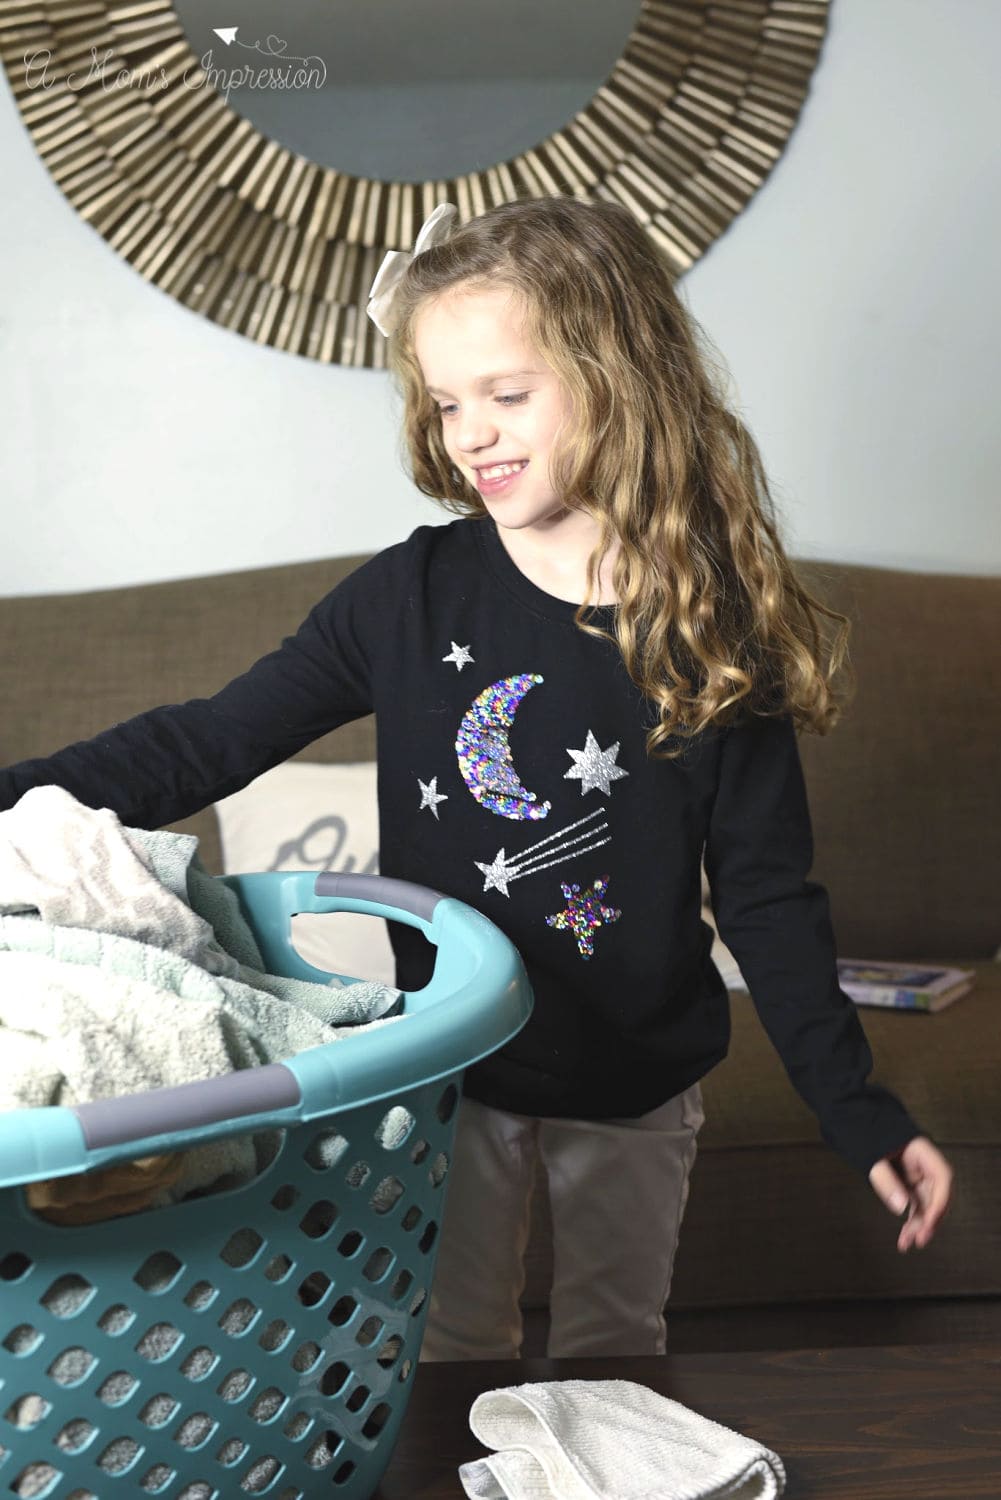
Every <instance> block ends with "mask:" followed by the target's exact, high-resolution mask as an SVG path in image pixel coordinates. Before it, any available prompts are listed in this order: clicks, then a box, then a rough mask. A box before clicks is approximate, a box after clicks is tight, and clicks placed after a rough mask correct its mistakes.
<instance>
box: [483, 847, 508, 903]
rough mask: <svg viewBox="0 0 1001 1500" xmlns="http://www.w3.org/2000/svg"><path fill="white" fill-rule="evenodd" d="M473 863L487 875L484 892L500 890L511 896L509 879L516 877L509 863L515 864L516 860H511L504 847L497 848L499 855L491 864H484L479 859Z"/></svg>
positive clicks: (502, 893)
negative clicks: (507, 856) (509, 867)
mask: <svg viewBox="0 0 1001 1500" xmlns="http://www.w3.org/2000/svg"><path fill="white" fill-rule="evenodd" d="M473 863H474V864H475V866H476V868H477V869H478V870H480V871H481V872H482V873H483V874H484V875H485V876H486V879H485V880H484V882H483V891H484V894H486V892H487V891H500V893H501V895H503V896H508V897H510V894H511V893H510V891H509V890H508V888H507V886H508V881H509V880H514V878H515V877H514V874H513V872H512V871H511V870H509V869H508V865H509V864H512V865H513V864H514V860H510V861H509V860H508V859H507V858H506V856H505V854H504V850H503V849H498V850H497V856H496V858H495V859H494V862H493V864H491V865H482V864H480V861H479V860H478V859H475V860H474V861H473Z"/></svg>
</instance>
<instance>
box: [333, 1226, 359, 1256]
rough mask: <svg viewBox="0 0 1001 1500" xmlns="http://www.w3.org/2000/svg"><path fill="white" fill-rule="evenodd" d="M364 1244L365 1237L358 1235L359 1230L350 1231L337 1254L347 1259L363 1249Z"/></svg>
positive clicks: (338, 1248)
mask: <svg viewBox="0 0 1001 1500" xmlns="http://www.w3.org/2000/svg"><path fill="white" fill-rule="evenodd" d="M364 1243H365V1240H364V1237H363V1236H362V1235H361V1234H359V1233H358V1230H357V1229H349V1230H348V1232H347V1234H346V1235H345V1236H344V1238H343V1239H342V1240H341V1242H340V1244H339V1245H338V1246H337V1253H338V1255H343V1256H345V1257H347V1256H350V1255H354V1254H355V1253H356V1251H358V1250H360V1249H361V1247H362V1245H364Z"/></svg>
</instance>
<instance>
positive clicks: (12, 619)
mask: <svg viewBox="0 0 1001 1500" xmlns="http://www.w3.org/2000/svg"><path fill="white" fill-rule="evenodd" d="M362 561H364V558H362V557H349V558H340V559H334V560H330V561H324V562H313V563H303V564H297V565H291V566H283V567H274V568H264V569H257V570H254V571H251V572H244V573H235V574H234V573H230V574H224V575H221V576H214V577H205V578H197V579H189V580H185V581H182V582H174V583H163V584H153V585H143V586H139V587H135V588H125V589H115V590H110V591H100V592H93V593H85V594H73V595H60V596H52V597H47V598H39V597H34V598H33V597H26V598H15V599H7V600H0V619H2V639H3V653H2V661H0V681H2V687H3V704H4V714H3V721H2V728H0V757H2V760H3V762H4V763H9V762H11V761H13V760H18V759H21V758H22V757H24V756H28V755H38V754H44V753H46V752H48V751H50V750H53V749H56V748H57V747H58V746H60V745H63V744H65V743H67V742H68V741H70V740H72V739H76V738H80V737H81V736H84V735H88V734H91V733H93V732H95V731H97V730H98V729H101V728H103V727H105V726H107V725H108V724H110V723H113V722H115V721H117V720H119V719H122V718H125V717H127V716H129V715H131V714H133V713H136V712H138V711H139V710H141V709H143V708H144V707H148V706H150V705H152V704H153V703H162V702H170V701H177V700H180V699H183V698H188V697H195V696H202V695H204V694H207V693H211V692H212V691H213V690H214V689H215V688H216V687H218V686H219V685H221V684H222V683H223V682H225V681H227V680H228V679H229V678H230V677H231V676H233V675H235V674H236V673H237V672H238V671H240V670H242V669H243V668H244V667H245V666H247V665H248V664H249V663H250V662H251V661H252V660H253V659H254V658H255V657H257V656H258V655H260V654H263V653H264V652H265V651H267V650H269V649H271V648H272V647H273V646H274V645H275V644H276V643H277V642H278V640H279V639H280V638H281V637H282V635H284V634H286V633H287V632H288V631H290V630H291V629H293V628H294V627H295V625H296V624H297V623H298V622H299V620H300V619H301V618H302V617H303V615H304V614H305V613H306V611H307V610H308V608H309V607H310V605H311V604H313V603H314V602H315V601H316V599H318V598H319V597H320V596H321V595H322V594H323V593H324V592H325V591H326V590H327V589H329V588H330V587H332V586H333V585H334V584H335V583H336V582H337V581H338V580H339V579H340V578H342V577H343V576H344V575H345V574H346V573H347V572H349V571H350V570H351V569H353V568H354V567H356V566H357V565H358V564H359V563H361V562H362ZM798 566H799V568H800V571H801V573H802V576H803V578H804V581H805V582H806V583H807V586H809V587H814V588H817V589H818V590H819V591H820V592H821V593H822V595H823V596H824V597H825V598H827V599H828V600H829V601H830V602H831V603H832V604H834V605H835V606H836V607H838V608H840V609H842V610H844V611H845V612H846V613H847V614H849V615H850V616H851V617H852V619H853V622H854V629H853V636H852V641H853V646H852V657H853V661H854V663H855V667H856V673H857V677H858V691H857V696H856V698H855V701H854V703H853V705H852V706H851V708H850V709H849V711H848V713H847V715H846V717H845V718H844V719H843V721H842V723H841V724H840V725H839V726H838V727H837V728H836V730H835V731H834V732H833V733H832V734H831V735H829V736H827V737H826V738H824V739H820V738H818V737H816V736H812V735H804V736H803V737H802V738H801V750H802V756H803V762H804V767H805V771H806V776H807V781H808V783H809V790H810V797H811V806H812V811H813V821H814V834H815V848H816V862H815V865H814V869H813V877H814V878H815V879H818V880H820V881H822V882H823V883H824V884H825V885H826V886H827V888H828V890H829V892H830V895H831V906H832V913H833V917H834V923H835V929H836V932H837V934H838V942H839V949H840V951H841V952H842V953H844V954H846V955H850V956H852V957H859V958H868V957H872V958H876V957H878V958H902V959H910V960H921V961H924V960H930V961H934V960H937V961H947V962H955V963H958V964H962V965H964V966H968V967H975V968H976V971H977V982H976V987H975V989H974V991H973V992H972V993H971V994H969V995H967V996H965V997H964V998H963V999H961V1000H960V1001H959V1002H957V1003H956V1004H955V1005H954V1006H952V1007H950V1008H948V1009H947V1010H945V1011H943V1012H942V1013H940V1014H939V1015H935V1016H929V1015H921V1014H905V1013H885V1012H878V1011H872V1010H867V1011H865V1012H863V1022H864V1025H865V1028H866V1031H867V1033H868V1036H869V1039H870V1042H871V1044H872V1050H873V1053H874V1056H875V1064H876V1065H875V1076H876V1077H877V1078H878V1079H879V1080H880V1081H881V1082H883V1083H885V1084H886V1085H888V1086H889V1087H890V1088H892V1089H894V1090H895V1091H897V1092H898V1093H899V1094H900V1095H901V1096H902V1097H903V1098H904V1100H905V1101H906V1103H907V1104H908V1106H909V1108H910V1110H911V1112H912V1114H913V1115H914V1116H915V1118H916V1119H917V1120H918V1121H919V1123H921V1124H922V1125H923V1126H924V1128H925V1129H926V1130H927V1132H928V1133H929V1134H930V1135H931V1136H932V1137H933V1138H934V1139H935V1140H936V1141H937V1142H938V1143H939V1145H940V1146H941V1147H942V1149H943V1150H944V1151H945V1152H946V1153H947V1154H948V1155H949V1157H950V1158H951V1160H952V1162H953V1164H954V1167H955V1171H956V1183H955V1201H954V1206H953V1209H952V1212H951V1214H950V1215H949V1217H948V1219H947V1221H946V1222H945V1223H944V1224H943V1225H942V1227H941V1228H940V1231H939V1234H938V1236H937V1237H936V1239H935V1240H934V1241H933V1243H932V1244H931V1245H930V1246H929V1247H928V1248H927V1249H925V1250H923V1251H917V1252H912V1253H911V1254H910V1255H907V1256H900V1255H898V1253H897V1252H896V1250H895V1238H896V1221H895V1220H894V1219H892V1218H891V1216H890V1215H889V1214H888V1213H887V1211H886V1210H885V1209H884V1208H883V1207H882V1206H881V1205H880V1204H879V1203H878V1202H877V1200H876V1198H875V1196H874V1195H873V1193H872V1191H871V1189H870V1188H869V1186H868V1185H867V1183H865V1182H864V1181H863V1180H862V1179H861V1178H860V1177H858V1176H857V1175H856V1174H855V1173H853V1172H852V1171H851V1170H850V1169H849V1168H848V1167H846V1166H845V1165H844V1164H843V1163H842V1162H841V1161H840V1160H839V1159H838V1158H836V1157H835V1156H834V1155H833V1154H832V1153H831V1152H830V1151H828V1150H827V1148H826V1147H824V1146H823V1144H822V1143H821V1142H820V1139H819V1136H818V1133H817V1129H816V1126H815V1123H814V1120H813V1117H812V1116H811V1115H810V1114H809V1113H808V1112H807V1111H806V1109H805V1108H804V1107H803V1106H802V1105H801V1103H800V1101H799V1099H798V1097H797V1096H796V1095H795V1094H794V1092H793V1090H792V1088H791V1086H790V1085H789V1084H788V1082H787V1080H786V1078H785V1074H784V1072H783V1071H782V1068H781V1065H780V1064H779V1062H778V1060H777V1058H776V1056H775V1055H774V1053H773V1052H772V1051H771V1049H770V1046H769V1044H768V1043H767V1040H766V1038H765V1036H764V1033H763V1030H762V1028H761V1027H760V1025H759V1023H758V1022H757V1020H756V1018H755V1015H754V1012H753V1007H752V1005H751V1002H750V1000H749V999H748V997H747V996H746V995H745V994H743V993H739V992H738V993H734V995H733V1002H732V1012H733V1041H732V1046H731V1050H730V1055H729V1056H728V1057H727V1059H726V1060H725V1061H724V1062H723V1063H722V1064H720V1065H719V1067H717V1068H716V1069H715V1070H714V1072H713V1073H712V1074H711V1075H710V1076H709V1077H708V1078H706V1079H705V1080H704V1084H703V1094H704V1100H705V1107H706V1115H707V1121H706V1125H705V1127H704V1129H703V1131H702V1134H701V1136H700V1142H699V1154H698V1160H697V1163H696V1166H695V1171H694V1174H693V1177H692V1187H691V1196H690V1200H689V1205H688V1209H687V1213H686V1217H685V1222H684V1226H683V1230H682V1236H681V1244H680V1248H679V1251H678V1257H677V1262H676V1267H675V1278H674V1286H673V1290H672V1297H671V1303H670V1308H669V1314H670V1319H669V1321H670V1338H671V1341H672V1345H673V1347H675V1348H678V1349H680V1348H692V1349H713V1348H740V1347H777V1346H782V1345H798V1344H807V1343H828V1344H834V1343H867V1342H873V1343H874V1342H895V1341H896V1342H909V1341H913V1340H919V1341H920V1340H935V1339H945V1338H955V1337H958V1338H964V1337H971V1338H972V1337H986V1336H993V1337H997V1336H999V1335H1001V1202H999V1191H998V1188H999V1183H1001V1097H999V1087H998V1083H999V1077H1001V1074H999V1064H1001V964H998V963H996V962H994V956H995V954H996V953H997V951H998V945H999V943H1001V839H999V836H998V835H999V827H1001V818H999V812H1001V805H999V804H1001V776H999V755H998V744H999V741H1001V697H999V694H998V683H999V682H1001V578H992V577H957V576H953V575H940V574H918V573H906V572H898V571H895V570H892V569H885V568H869V567H860V566H841V565H836V564H826V565H819V564H816V563H801V564H799V565H798ZM373 752H374V738H373V721H372V720H371V719H368V720H363V721H359V722H357V723H354V724H351V725H347V726H345V727H344V728H342V729H340V730H338V731H337V732H336V733H335V734H333V735H331V736H328V737H327V739H325V740H322V741H319V742H317V743H316V744H315V745H313V746H311V747H310V748H309V749H308V750H307V751H306V752H305V753H304V755H303V757H302V758H303V759H307V760H314V761H315V760H324V761H329V760H348V761H357V760H365V759H370V758H371V757H372V755H373ZM182 826H184V827H185V828H186V829H188V830H190V831H194V832H197V833H198V834H199V835H200V836H201V839H202V851H203V857H204V858H205V861H206V863H207V864H208V866H209V867H210V868H215V869H218V868H219V842H218V833H217V828H216V825H215V818H214V814H213V813H212V812H211V811H207V812H205V813H203V814H200V815H199V816H198V817H197V818H195V819H192V820H189V822H188V823H187V824H185V825H182ZM535 1209H536V1213H535V1228H534V1231H533V1237H532V1244H531V1247H530V1252H529V1264H528V1281H527V1285H526V1288H525V1295H524V1299H523V1300H524V1302H525V1305H526V1308H527V1309H528V1330H529V1331H528V1337H527V1341H526V1350H527V1351H528V1352H532V1351H533V1350H535V1349H538V1348H539V1347H540V1342H541V1340H542V1338H543V1333H544V1320H545V1313H544V1307H545V1301H546V1291H547V1276H548V1270H549V1252H548V1245H547V1205H546V1201H545V1195H544V1191H543V1190H542V1188H541V1185H540V1186H539V1188H538V1189H537V1194H536V1200H535Z"/></svg>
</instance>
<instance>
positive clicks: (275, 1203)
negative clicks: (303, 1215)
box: [271, 1182, 301, 1213]
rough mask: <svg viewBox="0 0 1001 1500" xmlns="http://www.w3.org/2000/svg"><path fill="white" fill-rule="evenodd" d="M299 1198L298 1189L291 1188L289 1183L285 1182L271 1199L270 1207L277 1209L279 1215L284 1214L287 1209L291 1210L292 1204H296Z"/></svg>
mask: <svg viewBox="0 0 1001 1500" xmlns="http://www.w3.org/2000/svg"><path fill="white" fill-rule="evenodd" d="M300 1197H301V1194H300V1192H299V1189H298V1188H297V1187H293V1186H292V1184H291V1183H290V1182H286V1183H285V1184H284V1186H283V1187H280V1188H279V1189H278V1191H277V1193H276V1194H275V1196H274V1197H273V1198H272V1200H271V1207H272V1208H277V1210H278V1212H279V1213H284V1212H285V1210H286V1209H287V1208H292V1207H293V1205H294V1204H296V1203H298V1201H299V1198H300Z"/></svg>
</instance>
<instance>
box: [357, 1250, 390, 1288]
mask: <svg viewBox="0 0 1001 1500" xmlns="http://www.w3.org/2000/svg"><path fill="white" fill-rule="evenodd" d="M394 1259H395V1257H394V1255H393V1252H392V1250H390V1249H388V1248H387V1247H386V1246H385V1245H380V1247H379V1249H378V1250H373V1252H372V1254H371V1255H370V1256H369V1258H368V1260H367V1261H366V1262H365V1265H364V1268H363V1270H362V1273H361V1274H362V1275H363V1276H364V1278H365V1280H366V1281H381V1279H382V1277H383V1276H385V1274H386V1272H387V1271H388V1270H389V1268H390V1266H391V1265H392V1264H393V1261H394Z"/></svg>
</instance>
